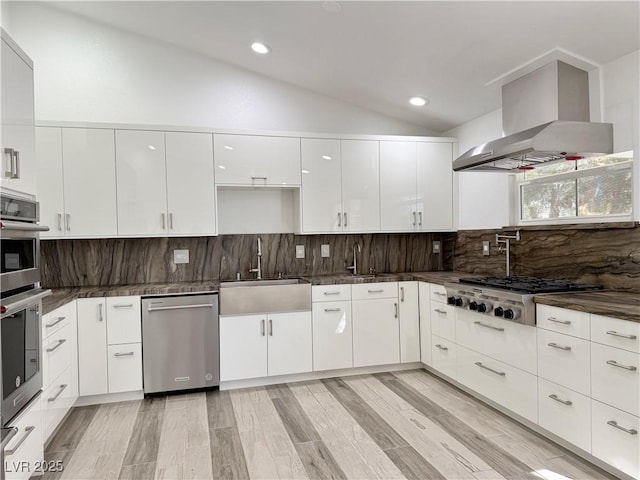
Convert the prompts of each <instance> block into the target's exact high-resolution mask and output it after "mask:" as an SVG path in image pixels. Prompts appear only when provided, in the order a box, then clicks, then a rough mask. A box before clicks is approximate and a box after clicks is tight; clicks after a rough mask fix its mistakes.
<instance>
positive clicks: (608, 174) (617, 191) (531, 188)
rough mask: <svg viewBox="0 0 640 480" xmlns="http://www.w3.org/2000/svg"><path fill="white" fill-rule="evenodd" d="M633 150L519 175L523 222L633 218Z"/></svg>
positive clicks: (562, 163) (545, 166)
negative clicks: (615, 217)
mask: <svg viewBox="0 0 640 480" xmlns="http://www.w3.org/2000/svg"><path fill="white" fill-rule="evenodd" d="M632 167H633V151H630V152H623V153H616V154H612V155H607V156H602V157H594V158H587V159H582V160H577V161H567V160H563V161H561V162H555V163H551V164H548V165H542V166H540V167H536V169H535V170H527V171H524V172H523V173H520V174H518V175H517V177H516V178H517V185H518V191H519V200H520V221H521V222H522V223H526V222H536V221H545V220H553V221H560V222H561V221H567V220H577V219H588V218H595V217H607V216H630V215H631V210H632V207H633V175H632V171H633V168H632Z"/></svg>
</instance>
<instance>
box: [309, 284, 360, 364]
mask: <svg viewBox="0 0 640 480" xmlns="http://www.w3.org/2000/svg"><path fill="white" fill-rule="evenodd" d="M314 288H315V287H314ZM312 318H313V370H314V371H316V372H317V371H322V370H336V369H339V368H351V367H353V325H352V319H351V302H350V301H337V302H326V301H325V302H317V303H313V304H312Z"/></svg>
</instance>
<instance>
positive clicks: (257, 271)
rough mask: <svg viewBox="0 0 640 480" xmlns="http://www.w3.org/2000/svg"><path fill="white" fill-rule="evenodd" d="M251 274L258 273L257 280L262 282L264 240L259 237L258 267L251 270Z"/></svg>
mask: <svg viewBox="0 0 640 480" xmlns="http://www.w3.org/2000/svg"><path fill="white" fill-rule="evenodd" d="M249 273H256V274H257V275H256V279H257V280H262V240H260V237H258V267H257V268H252V269H250V270H249Z"/></svg>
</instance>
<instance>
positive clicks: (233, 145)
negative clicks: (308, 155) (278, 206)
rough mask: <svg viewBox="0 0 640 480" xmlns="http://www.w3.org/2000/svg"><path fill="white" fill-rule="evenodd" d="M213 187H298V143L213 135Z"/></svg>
mask: <svg viewBox="0 0 640 480" xmlns="http://www.w3.org/2000/svg"><path fill="white" fill-rule="evenodd" d="M213 144H214V153H215V154H214V158H215V165H216V183H218V184H224V185H255V186H262V185H280V186H282V185H300V183H301V179H300V139H299V138H293V137H268V136H259V135H222V134H221V135H218V134H216V135H214V136H213Z"/></svg>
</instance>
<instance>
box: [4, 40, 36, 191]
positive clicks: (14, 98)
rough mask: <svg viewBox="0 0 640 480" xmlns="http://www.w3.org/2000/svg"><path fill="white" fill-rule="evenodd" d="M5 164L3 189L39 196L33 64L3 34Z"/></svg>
mask: <svg viewBox="0 0 640 480" xmlns="http://www.w3.org/2000/svg"><path fill="white" fill-rule="evenodd" d="M1 43H2V47H1V53H0V57H1V60H2V68H1V69H0V72H1V73H0V75H1V76H2V78H1V82H0V83H1V91H2V93H1V97H2V99H1V102H2V115H1V117H2V118H1V122H2V136H1V138H2V145H1V147H0V153H1V154H2V164H1V166H0V186H1V187H2V188H3V189H4V188H8V189H12V190H16V191H18V192H21V193H27V194H30V195H35V194H36V193H37V192H36V190H37V171H36V170H37V167H36V155H35V138H34V135H35V133H34V118H35V117H34V94H33V63H32V61H31V59H30V58H29V57H28V56H27V55H26V54H25V53H24V52H23V51H22V49H21V48H20V47H19V46H18V45H17V44H16V43H15V42H14V41H13V40H12V39H11V38H10V37H9V36H8V35H7V34H6V33H5V31H4V30H2V42H1Z"/></svg>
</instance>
